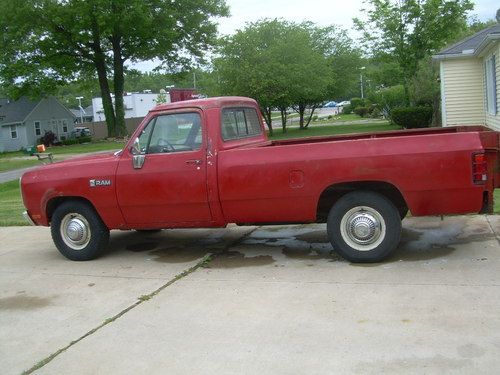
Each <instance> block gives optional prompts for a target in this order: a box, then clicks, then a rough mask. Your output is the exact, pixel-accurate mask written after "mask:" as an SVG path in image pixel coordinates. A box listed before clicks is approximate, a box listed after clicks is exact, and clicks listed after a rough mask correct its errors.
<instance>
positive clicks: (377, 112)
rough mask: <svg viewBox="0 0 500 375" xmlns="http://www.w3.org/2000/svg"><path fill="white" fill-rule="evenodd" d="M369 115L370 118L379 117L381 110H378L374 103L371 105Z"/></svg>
mask: <svg viewBox="0 0 500 375" xmlns="http://www.w3.org/2000/svg"><path fill="white" fill-rule="evenodd" d="M370 116H371V117H372V118H379V117H381V116H382V111H381V110H380V108H378V107H377V106H376V105H374V106H373V107H372V110H371V113H370Z"/></svg>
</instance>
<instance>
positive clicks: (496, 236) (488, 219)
mask: <svg viewBox="0 0 500 375" xmlns="http://www.w3.org/2000/svg"><path fill="white" fill-rule="evenodd" d="M484 216H485V217H486V222H487V223H488V225H489V227H490V230H491V233H493V235H494V236H495V238H496V239H497V242H498V243H499V244H500V238H499V237H498V235H497V232H495V230H494V229H493V225H491V221H490V218H489V217H488V215H484Z"/></svg>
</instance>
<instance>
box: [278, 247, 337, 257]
mask: <svg viewBox="0 0 500 375" xmlns="http://www.w3.org/2000/svg"><path fill="white" fill-rule="evenodd" d="M282 252H283V255H285V256H286V257H288V258H291V259H302V260H320V259H328V260H330V259H332V258H335V255H331V254H330V253H329V252H326V253H325V252H320V251H316V250H311V249H310V248H306V249H297V248H288V247H285V248H283V251H282Z"/></svg>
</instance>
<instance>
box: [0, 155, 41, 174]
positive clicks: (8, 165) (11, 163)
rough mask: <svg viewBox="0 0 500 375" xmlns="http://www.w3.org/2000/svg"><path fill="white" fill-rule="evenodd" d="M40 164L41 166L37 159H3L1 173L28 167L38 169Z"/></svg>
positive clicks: (0, 162) (0, 164)
mask: <svg viewBox="0 0 500 375" xmlns="http://www.w3.org/2000/svg"><path fill="white" fill-rule="evenodd" d="M40 164H41V163H40V161H38V160H37V159H36V158H35V157H33V159H29V160H24V159H8V158H1V159H0V172H6V171H12V170H14V169H21V168H27V167H36V166H37V165H40Z"/></svg>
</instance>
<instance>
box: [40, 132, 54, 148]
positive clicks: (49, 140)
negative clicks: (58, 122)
mask: <svg viewBox="0 0 500 375" xmlns="http://www.w3.org/2000/svg"><path fill="white" fill-rule="evenodd" d="M55 142H56V135H55V134H54V133H53V132H51V131H50V130H49V131H46V132H45V134H44V135H43V137H42V138H40V143H42V144H44V145H45V147H50V146H52V145H53V144H54V143H55Z"/></svg>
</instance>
